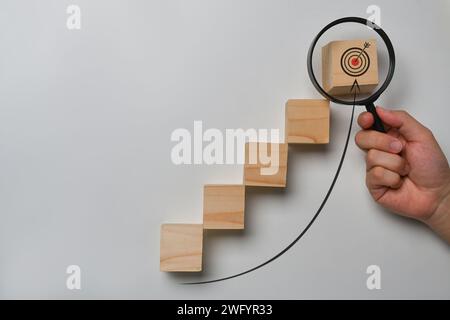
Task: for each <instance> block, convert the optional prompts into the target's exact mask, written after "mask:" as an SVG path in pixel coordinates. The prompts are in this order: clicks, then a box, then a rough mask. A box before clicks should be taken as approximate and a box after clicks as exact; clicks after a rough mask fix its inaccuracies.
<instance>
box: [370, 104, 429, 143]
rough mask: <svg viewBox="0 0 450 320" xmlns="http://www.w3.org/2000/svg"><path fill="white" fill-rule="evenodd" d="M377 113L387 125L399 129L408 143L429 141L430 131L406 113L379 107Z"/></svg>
mask: <svg viewBox="0 0 450 320" xmlns="http://www.w3.org/2000/svg"><path fill="white" fill-rule="evenodd" d="M377 113H378V115H379V116H380V118H381V120H382V121H383V122H384V123H385V124H387V125H388V126H390V127H392V128H395V129H397V130H398V132H399V133H400V134H401V135H402V136H403V137H404V138H405V139H406V141H425V140H428V136H429V134H430V130H429V129H428V128H426V127H425V126H423V125H422V124H421V123H420V122H419V121H417V120H416V119H414V118H413V117H412V116H411V115H410V114H409V113H407V112H406V111H402V110H387V109H384V108H382V107H377Z"/></svg>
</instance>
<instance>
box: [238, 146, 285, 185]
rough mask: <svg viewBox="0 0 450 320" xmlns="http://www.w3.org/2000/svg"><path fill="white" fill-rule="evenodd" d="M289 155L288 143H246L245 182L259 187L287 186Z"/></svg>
mask: <svg viewBox="0 0 450 320" xmlns="http://www.w3.org/2000/svg"><path fill="white" fill-rule="evenodd" d="M287 157H288V145H287V144H286V143H265V142H250V143H246V144H245V164H244V184H245V185H246V186H259V187H285V186H286V175H287ZM275 158H276V159H275Z"/></svg>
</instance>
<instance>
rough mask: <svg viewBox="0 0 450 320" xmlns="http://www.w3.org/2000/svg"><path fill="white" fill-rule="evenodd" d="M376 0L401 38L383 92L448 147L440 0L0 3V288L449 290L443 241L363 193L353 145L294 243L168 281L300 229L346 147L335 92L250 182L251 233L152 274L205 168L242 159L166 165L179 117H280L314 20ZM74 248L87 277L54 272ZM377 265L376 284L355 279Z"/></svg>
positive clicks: (239, 294)
mask: <svg viewBox="0 0 450 320" xmlns="http://www.w3.org/2000/svg"><path fill="white" fill-rule="evenodd" d="M69 4H77V5H79V6H80V7H81V10H82V29H81V30H79V31H69V30H67V28H66V18H67V14H66V8H67V6H68V5H69ZM369 4H377V5H379V6H380V8H381V19H382V20H381V23H382V26H383V28H384V29H385V30H386V32H387V33H388V34H389V36H390V37H391V39H392V42H393V43H394V46H395V49H396V54H397V69H396V74H395V76H394V80H393V82H392V84H391V86H390V87H389V89H388V91H387V92H386V93H385V94H384V95H383V97H382V98H381V99H380V100H379V101H378V102H379V104H382V105H385V106H388V107H393V108H405V109H407V110H408V111H410V112H411V113H412V114H414V115H415V116H416V117H417V118H418V119H420V120H421V121H422V122H423V123H424V124H425V125H427V126H429V127H430V128H432V129H433V131H434V133H435V135H436V137H437V138H438V140H439V141H440V143H441V146H442V148H443V150H444V151H445V152H446V154H447V155H449V150H450V136H449V134H448V133H449V131H448V130H449V129H448V121H449V116H450V111H449V110H450V105H449V103H448V90H449V88H450V80H449V76H448V71H449V67H450V65H449V62H448V56H449V52H450V37H449V34H448V33H449V30H450V23H449V22H448V21H449V20H450V2H449V1H395V2H394V1H377V2H376V3H374V2H372V1H370V2H368V1H294V0H283V1H275V0H272V1H258V0H244V1H242V0H240V1H238V0H232V1H225V0H213V1H211V0H189V1H186V0H179V1H174V0H171V1H167V0H159V1H144V0H141V1H138V0H131V1H119V0H113V1H111V0H108V1H107V0H96V1H92V0H89V1H88V0H72V1H57V0H53V1H51V0H45V1H24V0H21V1H18V0H2V1H1V2H0V297H1V298H73V299H77V298H192V299H197V298H213V299H221V298H289V299H294V298H376V299H377V298H447V299H448V298H450V271H449V270H450V255H449V247H448V245H447V244H445V243H444V242H442V241H441V240H440V239H439V238H437V237H436V236H435V235H434V234H433V233H431V232H430V231H429V230H428V229H427V228H426V227H425V226H423V225H421V224H419V223H416V222H414V221H409V220H406V219H404V218H400V217H396V216H393V215H392V214H390V213H388V212H386V211H384V210H383V209H382V208H380V207H379V206H377V205H376V204H374V203H373V202H372V200H371V198H370V197H369V195H368V193H367V191H366V189H365V185H364V175H365V164H364V155H363V153H362V152H361V151H359V150H358V149H357V148H356V147H355V145H354V143H353V141H352V142H351V145H350V147H349V150H348V155H347V159H346V162H345V164H344V167H343V170H342V173H341V176H340V178H339V180H338V182H337V185H336V187H335V191H334V193H333V194H332V195H331V197H330V199H329V201H328V203H327V205H326V207H325V209H324V210H323V212H322V214H321V215H320V217H319V218H318V220H317V221H316V223H315V224H314V225H313V227H312V228H311V229H310V231H309V232H308V233H307V234H306V236H305V237H304V238H303V239H302V240H301V241H300V242H299V243H298V244H297V245H296V246H295V247H294V248H293V249H291V250H290V251H289V252H288V253H287V254H285V255H284V256H282V257H281V258H280V259H278V260H277V261H275V262H273V263H271V264H269V265H268V266H266V267H264V268H262V269H260V270H258V271H256V272H254V273H251V274H248V275H245V276H243V277H241V278H237V279H233V280H229V281H226V282H222V283H217V284H212V285H205V286H182V285H180V284H179V282H181V281H185V280H207V279H212V278H215V277H221V276H227V275H231V274H233V273H236V272H240V271H243V270H245V269H248V268H250V267H253V266H255V265H257V264H259V263H261V262H263V261H265V260H266V259H268V258H270V257H272V256H273V255H274V254H275V253H277V252H278V251H280V250H281V249H282V248H284V246H286V245H287V244H288V243H290V242H291V241H292V240H293V239H294V238H295V237H296V236H297V234H298V233H299V232H300V231H301V230H302V229H303V228H304V227H305V225H306V224H307V222H308V221H309V220H310V219H311V217H312V216H313V214H314V212H315V211H316V209H317V207H318V206H319V204H320V202H321V200H322V198H323V197H324V195H325V193H326V191H327V188H328V186H329V184H330V182H331V179H332V176H333V174H334V172H335V170H336V167H337V163H338V159H339V157H340V152H341V150H342V147H343V143H344V139H345V134H346V130H347V126H348V123H349V117H350V108H348V107H340V106H336V105H332V124H331V142H330V144H329V145H328V146H310V147H299V148H290V154H289V169H288V188H287V189H286V190H279V191H278V190H251V191H250V192H248V193H247V203H246V229H245V231H243V232H239V231H237V232H236V231H230V232H226V231H225V232H207V234H206V237H205V239H204V270H205V271H204V272H203V273H202V274H201V275H191V276H183V275H174V274H165V273H161V272H159V228H160V224H161V223H163V222H201V219H202V186H203V184H205V183H239V182H241V181H242V167H240V166H206V165H203V166H199V165H197V166H174V165H173V164H172V162H171V161H170V150H171V148H172V147H173V145H174V143H172V142H171V141H170V134H171V132H172V131H173V130H174V129H176V128H183V127H184V128H187V129H190V130H192V127H193V121H194V120H202V121H203V122H204V126H205V128H213V127H214V128H220V129H225V128H280V129H281V131H283V127H284V104H285V102H286V100H287V99H290V98H314V97H316V98H318V97H319V95H318V93H316V92H315V90H314V88H313V87H312V85H311V83H310V81H309V79H308V76H307V73H306V52H307V49H308V46H309V43H310V41H311V39H312V38H313V36H314V35H315V33H316V32H317V31H318V30H319V29H320V28H321V27H323V26H324V25H325V24H327V23H328V22H330V21H331V20H334V19H336V18H339V17H343V16H351V15H356V16H362V17H367V16H368V15H367V14H366V8H367V6H368V5H369ZM361 110H362V109H358V112H359V111H361ZM356 130H357V127H356V125H355V126H354V131H353V135H354V133H355V132H356ZM352 140H353V138H352ZM71 264H77V265H79V266H80V267H81V269H82V290H80V291H69V290H67V288H66V285H65V282H66V277H67V275H66V273H65V270H66V267H67V266H68V265H71ZM371 264H377V265H379V266H380V267H381V270H382V290H378V291H377V290H375V291H369V290H368V289H367V288H366V277H367V275H366V273H365V271H366V268H367V266H368V265H371Z"/></svg>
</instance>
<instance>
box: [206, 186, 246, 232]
mask: <svg viewBox="0 0 450 320" xmlns="http://www.w3.org/2000/svg"><path fill="white" fill-rule="evenodd" d="M244 208H245V186H244V185H223V184H222V185H205V187H204V190H203V228H205V229H244Z"/></svg>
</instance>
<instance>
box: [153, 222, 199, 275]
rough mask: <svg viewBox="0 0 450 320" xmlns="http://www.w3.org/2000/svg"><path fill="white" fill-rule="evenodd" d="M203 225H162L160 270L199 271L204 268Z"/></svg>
mask: <svg viewBox="0 0 450 320" xmlns="http://www.w3.org/2000/svg"><path fill="white" fill-rule="evenodd" d="M202 252H203V225H201V224H163V225H161V248H160V270H161V271H173V272H176V271H180V272H198V271H201V270H202Z"/></svg>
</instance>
